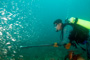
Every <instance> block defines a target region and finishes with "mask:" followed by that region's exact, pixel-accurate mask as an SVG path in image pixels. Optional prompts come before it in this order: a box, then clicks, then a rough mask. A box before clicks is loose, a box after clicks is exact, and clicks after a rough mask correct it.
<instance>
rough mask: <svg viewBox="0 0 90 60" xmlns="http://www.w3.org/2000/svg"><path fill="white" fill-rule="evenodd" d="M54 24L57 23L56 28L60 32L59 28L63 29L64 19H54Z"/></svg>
mask: <svg viewBox="0 0 90 60" xmlns="http://www.w3.org/2000/svg"><path fill="white" fill-rule="evenodd" d="M54 25H55V28H56V32H58V31H59V30H61V29H62V20H61V19H57V20H56V21H54Z"/></svg>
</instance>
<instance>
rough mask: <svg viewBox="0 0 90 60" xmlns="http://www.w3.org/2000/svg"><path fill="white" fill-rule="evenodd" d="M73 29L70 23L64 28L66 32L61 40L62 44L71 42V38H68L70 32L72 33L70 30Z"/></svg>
mask: <svg viewBox="0 0 90 60" xmlns="http://www.w3.org/2000/svg"><path fill="white" fill-rule="evenodd" d="M72 30H73V27H72V26H70V25H67V26H66V27H65V28H64V32H63V40H62V41H61V43H60V44H61V45H65V44H67V43H69V42H70V41H69V39H68V37H69V34H70V32H71V31H72Z"/></svg>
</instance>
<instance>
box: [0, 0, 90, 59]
mask: <svg viewBox="0 0 90 60" xmlns="http://www.w3.org/2000/svg"><path fill="white" fill-rule="evenodd" d="M89 3H90V0H0V60H63V59H64V57H65V56H66V55H67V54H68V51H69V50H66V49H65V48H64V47H63V46H60V47H58V48H55V47H53V46H51V47H36V48H28V49H20V46H30V45H36V46H37V45H42V44H53V43H55V42H58V43H59V42H60V32H58V33H56V32H55V28H54V26H53V22H54V21H55V20H56V19H59V18H60V19H62V20H63V22H65V21H64V20H65V19H66V18H70V17H79V18H81V19H85V20H89V21H90V4H89ZM70 50H76V51H77V52H76V53H82V52H83V51H82V50H81V49H80V48H78V49H75V48H74V47H71V48H70ZM82 56H83V57H84V58H87V55H86V52H84V53H83V54H82Z"/></svg>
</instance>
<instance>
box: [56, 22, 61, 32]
mask: <svg viewBox="0 0 90 60" xmlns="http://www.w3.org/2000/svg"><path fill="white" fill-rule="evenodd" d="M61 29H62V23H59V24H57V25H56V31H59V30H61Z"/></svg>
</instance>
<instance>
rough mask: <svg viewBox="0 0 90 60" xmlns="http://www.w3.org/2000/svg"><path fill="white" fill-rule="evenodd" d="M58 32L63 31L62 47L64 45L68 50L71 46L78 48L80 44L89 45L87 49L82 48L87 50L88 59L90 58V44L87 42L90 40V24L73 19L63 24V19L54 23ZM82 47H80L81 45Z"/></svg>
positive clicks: (61, 36)
mask: <svg viewBox="0 0 90 60" xmlns="http://www.w3.org/2000/svg"><path fill="white" fill-rule="evenodd" d="M54 25H55V28H56V32H58V31H61V35H60V38H61V42H60V43H59V44H60V45H64V47H65V48H66V49H69V48H70V46H74V47H75V48H77V45H79V44H86V43H87V44H88V45H89V46H87V49H84V48H83V47H81V48H82V49H83V50H84V51H86V50H87V54H88V58H90V52H89V51H90V43H88V42H87V40H88V38H89V29H90V22H89V21H86V20H82V19H79V18H74V17H71V18H70V19H66V20H65V23H62V20H61V19H57V20H56V21H54ZM79 46H80V45H79Z"/></svg>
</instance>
